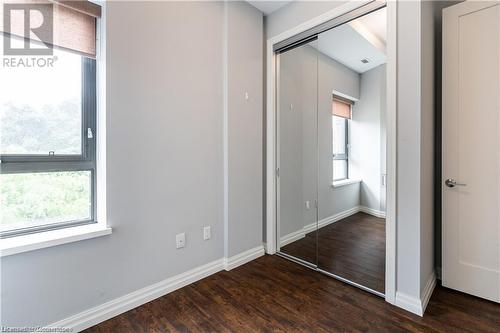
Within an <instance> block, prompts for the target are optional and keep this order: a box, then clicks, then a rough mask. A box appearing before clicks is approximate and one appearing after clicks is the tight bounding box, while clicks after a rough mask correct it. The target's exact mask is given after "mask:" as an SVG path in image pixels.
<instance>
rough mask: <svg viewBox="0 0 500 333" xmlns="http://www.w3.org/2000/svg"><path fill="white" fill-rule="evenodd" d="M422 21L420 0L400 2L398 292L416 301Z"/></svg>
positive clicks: (418, 253)
mask: <svg viewBox="0 0 500 333" xmlns="http://www.w3.org/2000/svg"><path fill="white" fill-rule="evenodd" d="M420 20H421V15H420V2H419V1H408V2H399V3H398V104H397V108H398V110H397V112H398V115H397V126H398V130H397V133H398V134H397V154H398V157H397V172H398V174H397V189H398V195H397V203H396V204H397V221H398V225H397V232H398V235H397V291H398V292H402V293H405V294H407V295H409V296H412V297H415V298H419V297H420V284H421V281H420V279H421V277H420V214H421V210H420V207H421V206H420V193H421V191H420V137H421V130H420V128H421V127H420V126H421V123H420V116H421V109H420V105H421V95H420V79H421V78H420V73H421V63H420V45H421V44H420V26H421V25H420ZM428 194H429V195H430V193H428Z"/></svg>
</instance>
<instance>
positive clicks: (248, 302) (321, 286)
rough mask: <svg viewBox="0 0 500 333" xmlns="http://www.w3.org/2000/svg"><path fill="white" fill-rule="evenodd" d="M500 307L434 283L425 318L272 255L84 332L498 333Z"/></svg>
mask: <svg viewBox="0 0 500 333" xmlns="http://www.w3.org/2000/svg"><path fill="white" fill-rule="evenodd" d="M499 330H500V305H498V304H495V303H492V302H488V301H484V300H481V299H478V298H475V297H472V296H468V295H465V294H462V293H459V292H455V291H452V290H449V289H445V288H442V287H437V288H436V290H435V291H434V294H433V296H432V298H431V301H430V303H429V305H428V307H427V312H426V314H425V316H424V317H423V318H421V317H418V316H416V315H413V314H411V313H408V312H406V311H404V310H401V309H399V308H397V307H394V306H392V305H390V304H388V303H386V302H385V301H384V300H383V299H381V298H380V297H377V296H374V295H372V294H369V293H367V292H364V291H362V290H359V289H357V288H354V287H352V286H349V285H347V284H344V283H342V282H340V281H337V280H335V279H332V278H330V277H327V276H325V275H322V274H320V273H318V272H315V271H313V270H311V269H308V268H306V267H303V266H300V265H297V264H295V263H293V262H290V261H288V260H285V259H282V258H280V257H278V256H264V257H261V258H259V259H257V260H254V261H252V262H250V263H248V264H246V265H244V266H240V267H238V268H236V269H234V270H232V271H230V272H226V271H223V272H219V273H217V274H214V275H212V276H210V277H207V278H205V279H203V280H201V281H198V282H196V283H193V284H191V285H189V286H186V287H184V288H182V289H179V290H177V291H174V292H172V293H170V294H168V295H166V296H163V297H160V298H158V299H156V300H154V301H152V302H149V303H147V304H144V305H142V306H140V307H138V308H136V309H133V310H131V311H128V312H126V313H124V314H122V315H119V316H117V317H115V318H112V319H110V320H108V321H105V322H103V323H101V324H99V325H97V326H94V327H92V328H90V329H88V330H87V331H86V332H87V333H97V332H100V333H104V332H120V333H127V332H133V333H140V332H495V333H496V332H499Z"/></svg>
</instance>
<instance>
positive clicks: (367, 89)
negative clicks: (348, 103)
mask: <svg viewBox="0 0 500 333" xmlns="http://www.w3.org/2000/svg"><path fill="white" fill-rule="evenodd" d="M385 73H386V66H385V65H381V66H378V67H376V68H374V69H371V70H369V71H367V72H364V73H363V74H361V93H360V99H359V101H358V102H356V103H355V104H354V107H353V111H352V121H351V131H350V139H351V141H350V143H351V151H350V156H349V164H350V166H351V167H350V170H352V177H353V178H360V179H362V180H363V181H362V183H361V185H360V204H361V205H362V206H364V207H368V208H371V209H375V210H378V211H381V210H383V208H382V198H381V195H382V192H383V191H382V182H381V179H382V177H381V175H382V173H383V172H382V159H385V156H382V149H381V148H382V146H383V144H382V129H383V128H382V127H383V126H382V122H381V120H382V117H383V116H382V114H383V113H385V104H383V103H384V98H383V96H384V95H385V92H386V89H385V86H384V84H385ZM384 126H385V124H384ZM384 146H385V145H384Z"/></svg>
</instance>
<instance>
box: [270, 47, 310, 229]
mask: <svg viewBox="0 0 500 333" xmlns="http://www.w3.org/2000/svg"><path fill="white" fill-rule="evenodd" d="M279 72H280V77H279V108H280V109H279V133H280V135H279V167H280V179H279V186H280V229H279V230H280V236H285V235H287V234H289V233H291V232H295V231H298V230H301V229H302V228H303V227H304V225H307V224H309V223H313V222H315V221H316V219H317V217H316V213H315V209H314V200H315V199H316V195H317V194H316V193H317V181H316V180H317V158H316V133H317V127H316V126H317V125H316V123H317V111H316V110H317V96H316V93H317V56H316V50H315V49H314V48H312V47H310V46H302V47H300V48H295V49H292V50H290V51H287V52H285V53H283V54H281V55H280V69H279ZM306 201H309V202H310V203H311V207H310V209H309V210H306V207H305V202H306Z"/></svg>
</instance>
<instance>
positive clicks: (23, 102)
mask: <svg viewBox="0 0 500 333" xmlns="http://www.w3.org/2000/svg"><path fill="white" fill-rule="evenodd" d="M54 54H55V56H56V57H57V59H58V60H57V65H54V67H53V68H43V67H42V68H29V69H27V68H26V69H25V68H23V69H19V68H17V69H15V70H14V69H13V70H6V71H4V73H2V78H1V79H0V80H1V90H2V94H1V96H0V108H1V109H0V119H1V124H0V142H1V146H0V153H1V159H2V164H1V166H2V174H1V175H0V182H1V204H0V205H1V210H2V216H1V221H0V233H1V234H2V236H6V235H14V234H18V233H24V232H32V231H35V230H40V229H46V228H53V227H61V226H65V225H68V224H71V225H74V224H82V223H89V222H93V221H94V220H95V205H94V198H95V174H96V170H95V156H96V154H95V136H96V134H97V133H96V131H95V119H96V99H95V95H96V91H95V89H96V85H95V83H96V70H95V68H96V64H95V60H94V59H89V58H86V57H84V56H80V55H76V54H72V53H69V52H65V51H54Z"/></svg>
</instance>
